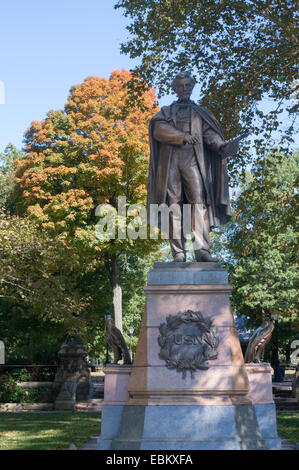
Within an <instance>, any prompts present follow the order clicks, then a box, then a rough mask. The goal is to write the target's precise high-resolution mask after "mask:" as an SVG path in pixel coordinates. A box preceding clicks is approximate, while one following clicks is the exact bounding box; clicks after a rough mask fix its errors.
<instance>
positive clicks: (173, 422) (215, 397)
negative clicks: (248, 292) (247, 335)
mask: <svg viewBox="0 0 299 470" xmlns="http://www.w3.org/2000/svg"><path fill="white" fill-rule="evenodd" d="M227 282H228V281H227V272H226V271H225V270H224V269H222V268H221V266H220V265H219V264H218V263H156V264H155V267H154V269H153V270H152V271H150V272H149V273H148V285H147V287H146V288H145V294H146V297H147V304H146V309H145V313H144V317H143V320H142V326H141V331H140V336H139V342H138V346H137V350H136V356H135V361H134V364H133V366H132V370H131V374H130V379H129V383H128V399H127V401H126V402H124V401H123V402H121V403H120V402H119V403H116V402H115V401H114V404H112V403H111V401H110V402H109V398H108V395H107V397H105V402H106V404H105V402H104V407H103V418H102V423H103V428H102V435H101V437H100V439H99V445H98V448H99V449H114V450H117V449H119V450H120V449H126V450H134V449H148V450H163V449H164V450H194V449H198V450H201V449H209V450H213V449H215V450H228V449H278V448H279V447H280V441H279V439H278V437H277V433H276V416H275V407H274V403H273V399H272V388H271V389H270V388H269V386H270V387H271V383H270V382H269V380H271V377H270V375H269V370H270V369H269V368H267V366H265V365H263V366H262V373H261V367H259V368H258V365H254V367H248V366H245V364H244V360H243V355H242V351H241V347H240V343H239V340H238V335H237V332H236V328H235V325H234V319H233V315H232V312H231V308H230V301H229V295H230V292H231V288H230V286H229V285H228V283H227ZM185 311H192V312H200V313H201V315H202V317H203V318H204V319H205V320H209V321H211V322H212V325H213V327H215V328H216V331H217V336H218V339H219V344H218V346H217V354H216V357H213V358H212V359H211V360H209V361H207V362H206V364H205V365H206V367H203V368H201V369H197V370H195V371H193V372H192V373H189V371H187V374H186V375H184V374H182V371H181V370H178V369H177V368H176V367H174V368H169V367H167V364H166V361H165V360H164V359H163V358H161V356H159V354H160V352H161V344H159V342H158V337H159V335H161V329H160V326H161V324H163V323H165V321H166V317H172V316H173V317H176V316H177V315H178V314H179V312H185ZM190 338H191V339H192V335H191V336H190V335H189V334H187V335H186V338H185V339H188V341H189V342H190V341H191V340H190ZM196 338H197V337H195V339H194V341H193V339H192V341H193V343H192V344H198V338H197V339H196ZM195 340H196V341H197V343H196V341H195ZM180 341H181V339H180ZM186 342H187V341H186ZM265 378H266V380H263V379H265ZM263 384H265V385H263ZM105 388H106V384H105ZM107 391H108V389H107ZM105 393H106V392H105ZM106 400H107V401H106Z"/></svg>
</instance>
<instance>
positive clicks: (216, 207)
mask: <svg viewBox="0 0 299 470" xmlns="http://www.w3.org/2000/svg"><path fill="white" fill-rule="evenodd" d="M191 105H192V117H191V128H193V129H195V130H196V125H197V123H198V122H199V118H201V119H203V120H204V121H206V123H207V124H208V125H209V126H210V127H211V128H212V129H213V130H214V131H215V132H216V133H217V134H219V136H220V137H221V138H222V139H223V140H224V137H223V132H222V129H221V126H220V124H219V123H218V121H217V120H216V118H215V117H214V115H213V114H212V113H211V112H210V111H209V110H208V109H206V108H204V107H202V106H198V105H196V104H195V103H194V102H191ZM176 109H177V107H176V103H175V102H174V103H173V104H172V105H170V106H164V107H163V108H161V110H160V111H159V112H158V113H157V114H156V115H155V116H154V117H153V118H152V119H151V121H150V125H149V142H150V162H149V176H148V188H147V213H148V222H149V223H150V220H149V216H150V204H158V205H160V204H163V203H166V202H167V201H166V197H167V179H168V168H169V165H170V163H171V155H172V151H173V146H172V145H168V144H164V143H160V142H158V141H157V140H156V139H155V138H154V136H153V128H154V124H155V122H156V121H159V120H163V121H166V122H168V123H169V124H171V125H173V126H174V127H175V125H176ZM203 149H204V151H203V152H202V151H201V150H200V149H199V148H197V146H196V145H195V146H194V150H195V154H196V157H197V162H198V166H199V170H200V173H201V176H202V179H203V183H204V187H205V190H206V202H207V206H208V211H209V220H210V227H211V229H213V228H214V227H218V226H219V225H223V224H225V223H227V222H228V221H229V220H230V219H231V209H230V201H229V187H228V175H227V159H223V158H221V156H220V155H219V153H217V152H213V151H211V150H210V149H209V148H208V147H207V146H206V145H205V143H203ZM157 175H158V178H159V181H157ZM161 175H162V176H161ZM158 183H159V184H158Z"/></svg>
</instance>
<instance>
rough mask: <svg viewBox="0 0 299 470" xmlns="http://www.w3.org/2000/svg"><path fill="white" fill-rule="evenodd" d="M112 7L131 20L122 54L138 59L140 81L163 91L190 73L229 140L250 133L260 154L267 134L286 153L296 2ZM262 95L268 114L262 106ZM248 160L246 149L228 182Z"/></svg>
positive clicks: (232, 0)
mask: <svg viewBox="0 0 299 470" xmlns="http://www.w3.org/2000/svg"><path fill="white" fill-rule="evenodd" d="M116 8H122V9H123V11H124V15H125V16H127V17H129V18H130V19H131V24H130V25H129V26H128V27H127V29H128V31H129V33H130V37H129V39H128V41H127V42H126V43H123V44H122V47H121V50H122V52H124V53H126V54H129V55H130V57H132V58H139V59H140V65H138V66H137V67H136V68H135V73H136V74H137V75H138V76H139V77H141V78H142V79H143V80H145V81H146V82H147V83H153V84H155V85H158V87H159V90H160V94H164V93H165V92H168V91H169V89H170V85H171V81H172V79H173V77H174V75H175V74H176V73H177V72H178V71H179V70H181V69H185V70H186V69H192V71H193V73H194V74H195V76H196V78H197V81H198V83H199V84H200V87H201V100H200V101H201V104H203V105H205V106H207V107H208V108H209V109H211V111H213V113H214V114H215V115H216V116H217V118H219V119H220V121H221V123H222V126H223V127H224V131H225V136H226V138H231V137H233V136H235V135H236V134H238V133H240V132H241V131H242V130H243V129H247V130H250V131H251V132H252V133H253V134H256V138H255V146H256V149H257V150H258V151H259V152H260V153H261V155H263V154H264V152H265V149H269V148H270V145H269V142H270V137H271V136H274V137H275V140H276V142H279V148H280V149H286V148H288V143H289V142H290V141H292V137H291V136H292V135H293V133H294V122H293V121H294V113H295V110H296V105H295V102H292V101H290V99H291V98H292V96H293V95H296V90H297V89H298V84H297V82H296V81H295V79H296V77H297V53H298V47H297V45H298V36H297V33H296V31H297V14H298V5H297V2H296V1H295V0H255V1H249V0H245V1H244V0H213V1H211V0H201V1H199V0H158V1H157V0H118V1H117V3H116ZM265 97H267V98H268V99H269V102H268V104H267V111H265V108H264V103H263V106H260V104H259V103H260V102H261V100H262V99H263V98H265ZM283 110H287V111H288V112H289V114H290V118H291V119H290V120H289V121H288V125H286V114H285V113H282V111H283ZM281 113H282V114H281ZM277 131H281V135H280V138H279V139H278V136H277ZM252 155H253V154H249V153H248V146H246V145H243V147H242V152H240V154H239V155H238V156H237V157H236V158H234V159H232V160H231V161H230V163H229V169H230V174H231V177H236V176H237V175H238V173H239V172H240V168H243V170H244V169H245V168H246V164H247V163H248V161H249V160H250V159H251V158H252Z"/></svg>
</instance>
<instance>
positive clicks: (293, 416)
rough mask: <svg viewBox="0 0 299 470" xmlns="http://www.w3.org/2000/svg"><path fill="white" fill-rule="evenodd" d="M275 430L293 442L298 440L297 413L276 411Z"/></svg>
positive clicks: (298, 423)
mask: <svg viewBox="0 0 299 470" xmlns="http://www.w3.org/2000/svg"><path fill="white" fill-rule="evenodd" d="M277 431H278V434H279V435H280V436H281V437H284V438H285V439H287V440H288V441H290V442H292V443H293V444H295V443H296V442H299V413H278V414H277Z"/></svg>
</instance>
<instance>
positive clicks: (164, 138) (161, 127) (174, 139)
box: [153, 120, 186, 145]
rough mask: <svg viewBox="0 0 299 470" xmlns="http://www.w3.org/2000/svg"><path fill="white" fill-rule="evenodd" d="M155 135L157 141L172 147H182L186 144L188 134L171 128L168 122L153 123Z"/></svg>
mask: <svg viewBox="0 0 299 470" xmlns="http://www.w3.org/2000/svg"><path fill="white" fill-rule="evenodd" d="M153 126H154V130H153V135H154V138H155V139H156V140H158V141H159V142H163V143H165V144H170V145H182V144H183V143H184V142H185V138H186V134H185V133H184V132H181V131H179V130H178V129H176V128H175V127H173V126H171V125H170V124H169V123H168V122H166V121H162V120H161V121H160V120H159V121H158V120H157V121H155V122H154V123H153Z"/></svg>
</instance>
